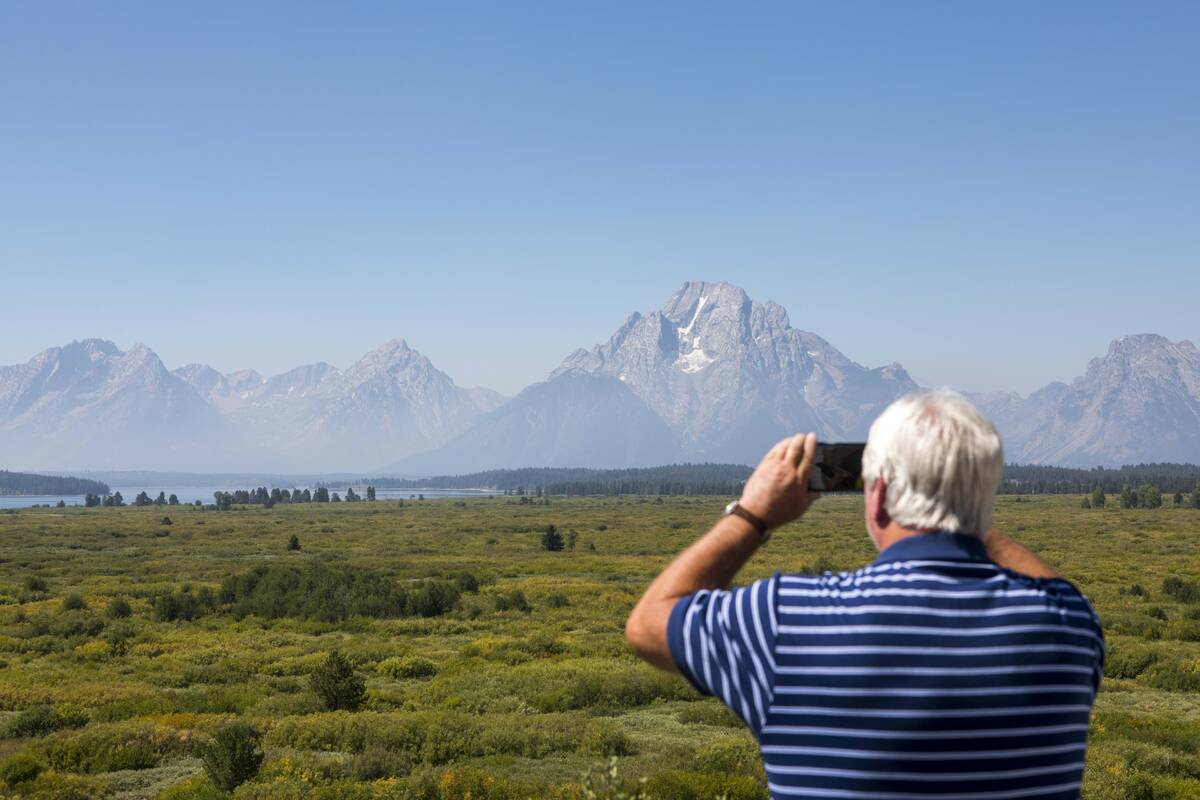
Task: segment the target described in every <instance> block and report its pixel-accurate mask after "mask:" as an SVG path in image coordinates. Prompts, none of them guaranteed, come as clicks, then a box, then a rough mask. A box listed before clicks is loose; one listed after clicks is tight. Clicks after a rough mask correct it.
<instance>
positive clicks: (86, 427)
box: [0, 339, 505, 472]
mask: <svg viewBox="0 0 1200 800" xmlns="http://www.w3.org/2000/svg"><path fill="white" fill-rule="evenodd" d="M504 399H505V398H503V397H501V396H500V395H498V394H496V393H495V392H492V391H490V390H487V389H479V388H470V389H467V388H462V387H459V386H456V385H455V384H454V382H453V381H452V380H451V379H450V378H449V376H447V375H446V374H445V373H443V372H441V371H440V370H438V369H437V368H436V367H434V366H433V364H432V363H431V362H430V361H429V359H428V358H426V357H425V356H423V355H422V354H420V353H419V352H417V351H416V350H413V349H412V348H410V347H409V346H408V345H407V343H405V342H404V341H403V340H401V339H396V340H393V341H390V342H388V343H386V344H384V345H383V346H382V347H380V348H378V349H377V350H374V351H373V352H371V353H368V354H367V355H365V356H363V357H362V358H361V359H359V360H358V361H356V362H355V363H354V364H353V365H352V366H350V367H349V368H348V369H346V370H339V369H337V368H335V367H332V366H330V365H329V364H324V363H317V364H310V365H306V366H302V367H297V368H295V369H293V370H290V371H288V372H285V373H283V374H281V375H276V376H274V377H271V378H263V377H262V376H261V375H260V374H259V373H257V372H255V371H253V370H242V371H240V372H234V373H230V374H228V375H223V374H221V373H220V372H218V371H217V370H215V369H213V368H211V367H209V366H206V365H203V364H189V365H187V366H185V367H181V368H179V369H177V370H175V371H174V372H168V371H167V369H166V368H165V367H164V366H163V364H162V362H161V361H160V360H159V358H158V356H157V355H155V354H154V353H153V352H152V351H151V350H150V349H149V348H147V347H145V346H144V345H136V346H135V347H133V348H131V349H130V350H129V351H128V352H122V351H121V350H120V349H119V348H117V346H116V345H115V344H113V343H112V342H107V341H103V340H100V339H88V340H86V341H83V342H73V343H72V344H69V345H67V346H66V347H59V348H51V349H50V350H46V351H44V352H42V353H39V354H38V355H37V356H35V357H34V358H33V359H31V360H30V361H29V362H28V363H26V364H20V365H16V366H12V367H0V452H2V453H3V454H4V457H5V463H4V464H0V467H2V466H6V465H8V464H9V463H10V462H11V464H12V465H14V466H22V467H30V468H53V467H61V466H71V467H84V468H88V469H105V470H114V469H132V468H138V469H168V470H169V469H181V468H186V469H192V470H195V469H231V468H232V469H256V470H279V471H287V472H297V471H321V472H329V471H334V470H362V469H366V468H370V467H371V466H374V465H378V464H381V463H385V462H388V461H391V460H393V459H395V458H396V457H397V455H404V454H408V453H413V452H418V451H422V450H428V449H430V448H433V447H437V446H438V445H440V444H443V443H444V442H446V441H447V440H449V439H451V438H452V437H454V436H455V435H456V434H459V433H461V432H462V431H464V430H466V428H467V427H468V426H469V425H470V424H471V423H472V422H473V421H474V420H475V419H476V418H477V417H478V416H480V415H481V414H483V413H486V412H489V411H492V410H493V409H495V408H496V407H497V406H499V405H500V404H501V403H502V402H503V401H504Z"/></svg>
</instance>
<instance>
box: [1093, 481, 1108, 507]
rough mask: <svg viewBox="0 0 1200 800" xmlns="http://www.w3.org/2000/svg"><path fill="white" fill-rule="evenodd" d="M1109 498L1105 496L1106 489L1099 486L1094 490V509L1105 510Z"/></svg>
mask: <svg viewBox="0 0 1200 800" xmlns="http://www.w3.org/2000/svg"><path fill="white" fill-rule="evenodd" d="M1106 500H1107V498H1106V497H1105V496H1104V489H1102V488H1100V487H1099V486H1097V487H1096V488H1095V489H1093V490H1092V508H1104V503H1105V502H1106Z"/></svg>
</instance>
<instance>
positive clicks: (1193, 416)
mask: <svg viewBox="0 0 1200 800" xmlns="http://www.w3.org/2000/svg"><path fill="white" fill-rule="evenodd" d="M916 388H917V386H916V384H915V383H914V381H913V380H912V378H911V377H910V376H909V375H908V373H907V372H906V371H905V369H904V368H903V367H902V366H901V365H900V364H899V363H895V362H893V363H891V364H887V365H884V366H879V367H874V368H870V367H867V366H864V365H862V364H859V363H857V362H856V361H854V360H853V359H851V358H849V357H847V356H846V355H845V354H843V353H842V352H841V351H839V350H838V349H837V348H836V347H834V345H833V344H831V343H830V342H829V341H827V340H826V339H824V338H823V337H821V336H819V335H818V334H816V333H812V332H810V331H805V330H803V329H800V328H795V327H793V326H792V322H791V320H790V319H789V316H788V312H787V311H786V310H785V309H784V308H783V307H782V306H780V305H779V304H777V303H773V302H761V301H758V300H755V299H753V298H751V297H750V296H748V295H747V294H746V292H745V291H744V290H742V289H741V288H739V287H738V286H736V285H734V284H731V283H727V282H709V281H689V282H687V283H685V284H683V285H682V286H681V287H680V288H679V289H678V290H677V291H675V292H674V293H673V294H672V295H671V296H670V297H669V298H667V300H666V302H665V303H663V305H662V306H661V307H659V308H658V309H654V310H649V311H634V312H632V313H630V314H629V315H628V316H627V317H625V319H624V321H623V322H621V323H620V325H618V326H617V327H616V329H615V330H614V331H613V333H612V335H611V336H610V337H609V338H608V339H607V340H606V341H604V342H602V343H600V344H597V345H594V346H593V347H591V348H586V349H577V350H575V351H574V352H572V353H571V354H570V355H568V356H567V357H566V358H565V359H563V361H562V363H561V365H560V366H559V367H558V368H557V369H555V370H553V371H552V372H551V373H550V375H549V377H548V378H547V380H545V381H543V382H540V383H537V384H534V385H533V386H530V387H528V388H527V389H525V390H524V391H522V392H521V393H520V394H519V395H518V396H517V397H515V398H512V399H511V400H510V399H507V398H504V397H502V396H501V395H499V394H497V393H495V392H492V391H490V390H487V389H481V388H463V387H460V386H458V385H457V384H455V382H454V381H453V380H452V379H451V378H450V376H448V375H446V374H445V373H444V372H442V371H441V370H439V369H438V368H437V367H436V366H435V365H434V364H433V363H432V362H431V361H430V360H429V359H428V358H427V357H426V356H425V355H423V354H422V353H421V352H419V351H418V350H415V349H413V348H412V347H411V346H410V345H409V344H408V342H407V341H406V340H404V339H399V338H397V339H392V340H390V341H387V342H385V343H383V344H382V345H380V346H379V347H377V348H375V349H374V350H371V351H370V352H368V353H366V354H364V355H363V356H361V357H360V358H358V359H357V360H355V361H354V362H353V363H351V364H350V366H348V367H346V368H345V369H339V368H337V367H335V366H332V365H330V364H327V363H324V362H315V363H310V364H305V365H302V366H299V367H296V368H294V369H291V370H288V371H286V372H283V373H281V374H278V375H273V376H269V377H264V376H263V375H261V374H259V373H258V372H256V371H254V370H250V369H244V370H239V371H236V372H231V373H228V374H222V373H221V372H219V371H217V370H215V369H213V368H212V367H210V366H207V365H204V364H188V365H187V366H184V367H180V368H179V369H176V370H174V371H173V372H170V371H168V370H167V368H166V367H165V366H164V365H163V363H162V361H161V360H160V359H159V357H158V356H157V355H156V354H155V353H154V351H153V350H151V349H150V348H149V347H147V346H146V345H144V344H136V345H133V346H131V347H130V348H129V349H128V350H126V351H122V350H121V349H120V348H119V347H118V346H117V345H116V344H114V343H113V342H111V341H108V340H106V339H97V338H93V339H83V340H78V341H73V342H70V343H68V344H65V345H63V346H61V347H51V348H48V349H46V350H44V351H42V352H40V353H38V354H36V355H35V356H33V357H32V358H31V359H29V361H27V362H26V363H24V364H17V365H13V366H8V367H0V454H2V455H3V456H4V459H5V463H4V464H3V466H9V467H18V468H30V469H62V468H68V467H69V468H80V469H82V468H94V469H187V470H190V471H195V470H205V469H213V470H227V469H243V468H244V469H260V470H277V471H326V470H338V469H345V470H374V469H377V468H379V467H380V466H381V465H388V464H391V465H393V467H394V468H395V469H397V470H400V471H404V472H407V473H418V472H422V471H425V470H426V469H432V470H435V471H439V472H450V471H464V472H466V471H474V470H477V469H485V468H491V467H520V466H542V465H560V466H607V467H617V466H646V465H652V464H663V463H669V462H673V461H724V462H734V461H740V462H743V463H747V462H753V461H754V460H755V459H756V458H758V457H759V456H760V455H761V454H762V452H763V451H764V450H765V448H766V447H768V446H769V445H770V444H771V443H773V442H774V441H776V440H777V439H778V438H780V437H781V436H784V435H787V434H789V433H793V432H796V431H806V430H815V431H817V432H818V434H819V435H820V436H821V437H822V438H824V439H827V440H839V439H840V440H853V439H859V438H862V437H863V436H865V435H866V432H867V428H868V426H869V425H870V423H871V421H872V420H873V419H874V417H875V416H876V415H877V414H878V413H879V411H880V410H882V409H883V408H884V407H885V406H886V405H887V404H888V403H890V402H891V401H892V400H893V399H895V398H896V397H898V396H900V395H902V394H904V393H906V392H909V391H912V390H914V389H916ZM971 397H972V400H973V401H974V402H975V403H976V404H977V405H979V406H980V407H981V408H983V409H984V411H985V412H986V413H988V415H989V416H990V417H992V419H993V420H994V421H995V422H996V424H997V427H998V428H999V429H1000V432H1001V435H1002V436H1003V438H1004V444H1005V452H1006V456H1007V458H1008V459H1009V460H1011V461H1018V462H1025V463H1029V462H1038V463H1049V464H1064V465H1081V466H1091V465H1099V464H1105V465H1113V464H1121V463H1136V462H1140V461H1147V462H1148V461H1191V462H1200V349H1197V347H1196V345H1195V344H1193V343H1192V342H1191V341H1187V340H1181V341H1171V340H1170V339H1167V338H1166V337H1163V336H1159V335H1157V334H1153V333H1141V334H1132V335H1128V336H1124V337H1122V338H1119V339H1116V340H1114V341H1113V342H1112V343H1111V344H1110V345H1109V346H1108V349H1107V351H1106V352H1105V353H1104V355H1102V356H1101V357H1099V358H1095V359H1092V360H1091V361H1090V362H1089V363H1088V364H1087V366H1086V369H1085V370H1083V374H1081V375H1080V376H1079V377H1077V378H1075V379H1074V380H1072V381H1071V382H1069V383H1064V382H1054V383H1050V384H1048V385H1046V386H1044V387H1042V388H1041V389H1039V390H1037V391H1036V392H1033V393H1032V394H1030V395H1029V396H1028V397H1021V396H1020V395H1017V394H1015V393H1011V392H993V393H989V394H975V395H971Z"/></svg>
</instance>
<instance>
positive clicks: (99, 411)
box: [0, 339, 225, 469]
mask: <svg viewBox="0 0 1200 800" xmlns="http://www.w3.org/2000/svg"><path fill="white" fill-rule="evenodd" d="M224 432H225V426H224V422H223V420H222V418H221V416H220V414H219V413H218V412H217V411H216V410H215V409H214V408H213V407H212V406H211V405H209V404H208V403H206V402H205V401H204V399H203V398H202V397H201V396H200V395H199V394H198V393H197V392H196V390H195V389H194V388H193V387H192V385H191V384H189V383H187V382H186V381H184V380H183V379H181V378H179V377H178V376H176V375H172V374H171V373H170V372H168V371H167V369H166V367H164V366H163V363H162V361H160V360H159V358H158V356H157V355H155V354H154V352H153V351H151V350H150V349H149V348H148V347H146V346H145V345H142V344H138V345H135V346H133V347H132V348H130V349H129V350H128V351H127V352H122V351H120V350H119V349H117V347H116V345H114V344H113V343H112V342H107V341H103V340H100V339H86V340H84V341H82V342H72V343H71V344H69V345H66V346H65V347H53V348H50V349H49V350H44V351H42V352H41V353H38V354H37V355H36V356H34V357H33V358H32V359H30V360H29V361H28V362H26V363H25V364H18V365H15V366H10V367H0V453H3V454H4V457H5V461H6V463H12V464H14V465H16V464H20V465H23V466H27V467H30V468H43V467H54V466H86V467H90V468H104V469H107V468H114V467H119V466H122V465H128V464H140V465H143V466H145V467H147V468H162V467H165V466H167V465H169V464H173V463H189V462H198V463H205V464H207V463H209V461H208V458H209V457H210V455H211V443H212V442H213V441H214V440H215V438H214V437H220V436H222V435H223V434H224Z"/></svg>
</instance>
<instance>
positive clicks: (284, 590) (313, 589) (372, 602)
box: [220, 562, 459, 622]
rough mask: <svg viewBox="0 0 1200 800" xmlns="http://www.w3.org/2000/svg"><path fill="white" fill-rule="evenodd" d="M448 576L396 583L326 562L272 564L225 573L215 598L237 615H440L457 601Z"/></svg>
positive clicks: (336, 617)
mask: <svg viewBox="0 0 1200 800" xmlns="http://www.w3.org/2000/svg"><path fill="white" fill-rule="evenodd" d="M458 597H459V591H458V589H457V587H455V585H454V584H453V583H452V582H450V581H434V580H427V581H421V582H418V583H413V584H407V585H401V584H399V583H397V582H396V581H394V580H392V579H391V578H390V577H388V576H387V575H385V574H384V573H382V572H379V571H376V570H370V569H363V568H361V567H358V568H353V569H352V568H349V567H337V568H335V567H330V566H327V565H325V564H322V563H320V562H310V563H307V564H304V565H298V564H273V565H264V566H260V567H256V568H255V569H253V570H251V571H250V572H247V573H244V574H242V575H238V576H233V577H230V578H227V579H226V580H225V581H224V582H223V583H222V584H221V591H220V602H222V603H225V604H228V605H229V606H230V607H231V609H232V611H233V613H234V615H235V616H236V617H238V618H239V619H240V618H242V617H245V616H248V615H250V614H255V615H257V616H260V617H263V618H266V619H278V618H280V617H296V618H298V619H310V620H317V621H320V622H340V621H343V620H346V619H348V618H350V617H357V616H361V617H373V618H377V619H392V618H396V617H412V616H425V617H432V616H438V615H440V614H444V613H446V612H447V611H450V610H451V609H452V608H454V606H455V604H456V603H457V602H458Z"/></svg>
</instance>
